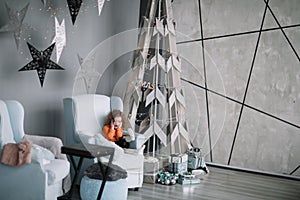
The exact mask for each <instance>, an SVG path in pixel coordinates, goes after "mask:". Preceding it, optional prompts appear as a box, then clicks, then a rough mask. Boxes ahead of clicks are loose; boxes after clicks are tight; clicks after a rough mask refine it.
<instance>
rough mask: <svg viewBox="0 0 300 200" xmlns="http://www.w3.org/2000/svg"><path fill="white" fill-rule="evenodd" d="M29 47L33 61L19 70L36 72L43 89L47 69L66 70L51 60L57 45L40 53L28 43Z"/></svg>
mask: <svg viewBox="0 0 300 200" xmlns="http://www.w3.org/2000/svg"><path fill="white" fill-rule="evenodd" d="M27 45H28V48H29V51H30V54H31V56H32V59H33V60H32V61H31V62H29V63H28V64H27V65H25V66H24V67H22V68H21V69H19V71H29V70H36V71H37V74H38V76H39V79H40V83H41V86H42V87H43V84H44V80H45V75H46V71H47V69H57V70H64V68H62V67H60V66H59V65H58V64H56V63H55V62H53V61H52V60H50V57H51V54H52V51H53V48H54V46H55V43H53V44H52V45H51V46H50V47H48V48H47V49H45V50H44V51H38V50H37V49H36V48H34V47H33V46H32V45H31V44H29V43H28V42H27Z"/></svg>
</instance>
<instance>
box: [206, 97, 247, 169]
mask: <svg viewBox="0 0 300 200" xmlns="http://www.w3.org/2000/svg"><path fill="white" fill-rule="evenodd" d="M208 98H209V109H210V124H211V137H212V149H213V151H212V152H213V156H212V157H213V162H215V163H220V164H227V162H228V157H229V154H230V147H231V144H232V140H233V137H234V130H235V127H236V123H237V121H238V116H239V112H240V109H241V105H239V104H237V103H235V102H233V101H230V100H227V99H225V98H223V97H221V96H218V95H215V94H211V93H209V96H208Z"/></svg>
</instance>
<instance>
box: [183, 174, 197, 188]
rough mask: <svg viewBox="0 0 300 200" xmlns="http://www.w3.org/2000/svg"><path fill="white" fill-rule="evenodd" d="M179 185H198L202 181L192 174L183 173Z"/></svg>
mask: <svg viewBox="0 0 300 200" xmlns="http://www.w3.org/2000/svg"><path fill="white" fill-rule="evenodd" d="M178 183H179V184H181V185H190V184H198V183H200V179H199V178H197V177H196V176H195V175H193V174H191V173H183V174H181V175H180V176H179V178H178Z"/></svg>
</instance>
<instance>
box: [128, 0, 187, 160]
mask: <svg viewBox="0 0 300 200" xmlns="http://www.w3.org/2000/svg"><path fill="white" fill-rule="evenodd" d="M131 67H132V71H131V79H130V82H129V84H128V87H127V90H126V95H125V99H124V106H125V107H124V111H125V113H128V121H129V124H130V126H131V127H132V128H133V129H134V130H135V131H136V132H139V133H142V134H144V136H145V139H146V140H145V141H146V145H147V148H146V150H147V152H149V153H150V152H152V153H153V156H155V154H156V153H163V154H171V153H181V152H184V151H185V150H186V148H187V146H188V145H189V144H190V140H189V134H188V130H187V123H186V120H185V99H184V94H183V90H182V86H181V79H180V76H181V61H180V58H179V55H178V53H177V47H176V31H175V22H174V19H173V13H172V7H171V0H150V1H149V2H148V6H147V11H146V15H145V16H144V17H143V20H142V23H141V27H140V32H139V37H138V47H137V50H136V51H135V53H134V58H133V62H132V66H131Z"/></svg>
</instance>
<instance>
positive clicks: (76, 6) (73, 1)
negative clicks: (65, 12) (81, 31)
mask: <svg viewBox="0 0 300 200" xmlns="http://www.w3.org/2000/svg"><path fill="white" fill-rule="evenodd" d="M67 2H68V6H69V10H70V14H71V18H72V23H73V24H74V23H75V21H76V17H77V15H78V13H79V10H80V7H81V4H82V0H67Z"/></svg>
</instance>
